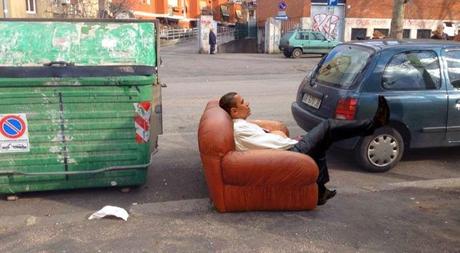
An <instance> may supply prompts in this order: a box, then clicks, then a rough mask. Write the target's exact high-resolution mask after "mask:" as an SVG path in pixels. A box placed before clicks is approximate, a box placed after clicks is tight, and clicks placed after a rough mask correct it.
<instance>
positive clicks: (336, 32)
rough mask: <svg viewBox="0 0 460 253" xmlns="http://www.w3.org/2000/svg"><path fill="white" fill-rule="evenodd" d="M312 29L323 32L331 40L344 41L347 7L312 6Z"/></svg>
mask: <svg viewBox="0 0 460 253" xmlns="http://www.w3.org/2000/svg"><path fill="white" fill-rule="evenodd" d="M310 17H311V28H312V30H314V31H318V32H321V33H322V34H323V35H324V36H325V37H326V38H327V39H329V40H338V41H341V40H343V35H344V30H345V7H344V6H324V5H312V7H311V14H310Z"/></svg>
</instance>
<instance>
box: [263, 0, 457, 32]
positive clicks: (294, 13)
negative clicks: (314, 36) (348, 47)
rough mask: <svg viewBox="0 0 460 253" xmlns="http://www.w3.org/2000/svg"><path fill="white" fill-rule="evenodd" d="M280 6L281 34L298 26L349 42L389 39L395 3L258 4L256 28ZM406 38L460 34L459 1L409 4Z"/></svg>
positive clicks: (302, 0)
mask: <svg viewBox="0 0 460 253" xmlns="http://www.w3.org/2000/svg"><path fill="white" fill-rule="evenodd" d="M280 2H285V3H286V5H287V8H286V9H285V10H284V13H285V14H286V16H287V18H288V19H287V20H283V21H281V22H282V25H281V26H282V30H287V29H291V28H293V27H295V26H300V27H303V28H310V29H313V30H317V31H321V32H323V34H325V35H326V37H328V38H330V39H337V40H341V41H348V40H352V39H358V38H372V35H373V34H374V32H379V33H382V34H384V35H389V32H390V26H391V18H392V10H393V0H337V5H334V6H330V5H328V0H258V1H257V25H258V27H259V29H264V25H265V23H266V21H267V19H268V18H270V17H275V18H276V17H277V16H279V14H280V11H281V8H280V6H279V5H280ZM404 18H405V19H404V37H405V38H412V39H416V38H429V37H431V33H432V31H433V30H435V29H436V28H437V26H438V25H440V24H442V25H444V27H445V31H449V32H450V33H452V34H456V33H458V30H459V28H460V1H459V0H410V1H409V2H408V3H407V4H406V5H405V13H404Z"/></svg>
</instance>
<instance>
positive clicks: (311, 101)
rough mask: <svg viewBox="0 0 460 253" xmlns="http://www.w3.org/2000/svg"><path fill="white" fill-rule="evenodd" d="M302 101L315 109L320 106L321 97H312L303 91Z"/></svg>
mask: <svg viewBox="0 0 460 253" xmlns="http://www.w3.org/2000/svg"><path fill="white" fill-rule="evenodd" d="M302 102H304V103H305V104H306V105H309V106H311V107H313V108H315V109H319V107H320V106H321V99H320V98H317V97H314V96H312V95H310V94H308V93H305V94H304V95H303V98H302Z"/></svg>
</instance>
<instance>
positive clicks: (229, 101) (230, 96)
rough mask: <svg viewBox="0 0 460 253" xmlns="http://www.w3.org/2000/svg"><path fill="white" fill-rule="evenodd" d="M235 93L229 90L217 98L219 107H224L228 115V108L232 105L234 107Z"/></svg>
mask: <svg viewBox="0 0 460 253" xmlns="http://www.w3.org/2000/svg"><path fill="white" fill-rule="evenodd" d="M236 94H238V93H236V92H229V93H227V94H225V95H223V96H222V97H221V98H220V100H219V106H220V108H222V109H224V110H225V111H226V112H227V113H228V114H229V115H231V113H230V109H231V108H232V107H236V105H235V99H234V98H235V95H236Z"/></svg>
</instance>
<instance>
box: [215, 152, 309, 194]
mask: <svg viewBox="0 0 460 253" xmlns="http://www.w3.org/2000/svg"><path fill="white" fill-rule="evenodd" d="M221 166H222V175H223V181H224V184H229V185H238V186H281V187H285V186H305V185H309V184H314V183H315V180H316V178H317V177H318V168H317V166H316V163H315V162H314V161H313V159H311V158H310V157H309V156H306V155H303V154H300V153H296V152H290V151H283V150H269V149H266V150H250V151H244V152H238V151H232V152H229V153H227V154H226V155H225V156H224V157H223V160H222V165H221Z"/></svg>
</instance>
